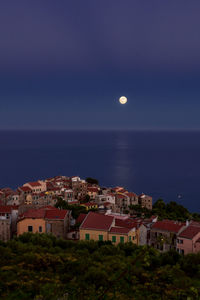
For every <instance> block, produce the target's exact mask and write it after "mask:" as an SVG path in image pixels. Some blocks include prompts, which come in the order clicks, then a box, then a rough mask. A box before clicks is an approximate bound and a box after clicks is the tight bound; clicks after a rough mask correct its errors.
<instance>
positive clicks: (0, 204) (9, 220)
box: [0, 176, 200, 254]
mask: <svg viewBox="0 0 200 300" xmlns="http://www.w3.org/2000/svg"><path fill="white" fill-rule="evenodd" d="M58 199H62V200H63V201H66V202H67V203H68V204H69V205H79V206H80V205H81V206H84V207H85V211H86V213H81V214H80V215H79V217H78V218H77V219H76V220H75V219H73V217H72V214H71V210H64V209H59V208H56V207H55V204H56V203H57V201H58ZM134 205H140V206H141V207H143V208H146V209H148V210H152V197H150V196H148V195H145V194H143V193H142V194H141V195H137V194H135V193H133V192H129V191H127V190H125V189H124V188H123V187H115V188H106V187H100V186H99V185H97V184H91V183H88V182H87V181H86V180H82V179H81V178H80V177H66V176H56V177H53V178H49V179H46V180H38V181H36V182H28V183H25V184H24V185H23V186H20V187H18V188H17V190H16V191H13V190H12V189H10V188H2V189H0V239H1V240H3V241H8V240H10V239H11V238H12V237H13V236H15V235H17V236H19V235H21V234H23V233H25V232H32V233H36V232H38V233H51V234H53V235H55V236H56V237H58V238H65V239H75V240H79V239H80V240H95V241H111V242H112V243H114V244H118V243H126V242H132V243H134V244H136V245H150V246H152V247H154V248H156V249H158V250H159V251H161V252H163V251H168V250H170V249H175V250H177V251H178V252H179V253H181V254H188V253H197V252H199V251H200V222H194V221H190V222H189V221H186V222H177V221H171V220H162V221H158V218H157V217H156V216H152V217H151V218H149V219H145V218H138V217H137V216H135V215H131V214H130V207H134Z"/></svg>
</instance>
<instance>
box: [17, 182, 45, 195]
mask: <svg viewBox="0 0 200 300" xmlns="http://www.w3.org/2000/svg"><path fill="white" fill-rule="evenodd" d="M23 186H24V187H25V186H27V187H29V188H30V189H31V190H32V193H41V192H45V191H46V190H47V185H46V182H45V181H42V180H38V181H34V182H28V183H25V184H24V185H23Z"/></svg>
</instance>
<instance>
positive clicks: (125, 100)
mask: <svg viewBox="0 0 200 300" xmlns="http://www.w3.org/2000/svg"><path fill="white" fill-rule="evenodd" d="M127 101H128V99H127V98H126V97H125V96H121V97H120V98H119V102H120V103H121V104H126V102H127Z"/></svg>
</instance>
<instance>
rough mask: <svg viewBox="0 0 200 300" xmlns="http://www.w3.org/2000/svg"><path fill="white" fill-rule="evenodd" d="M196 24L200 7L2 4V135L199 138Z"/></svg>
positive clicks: (63, 1) (89, 0)
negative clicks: (179, 134)
mask: <svg viewBox="0 0 200 300" xmlns="http://www.w3.org/2000/svg"><path fill="white" fill-rule="evenodd" d="M199 15H200V1H199V0H196V1H195V0H190V1H184V0H180V1H176V0H174V1H164V0H163V1H162V0H157V1H154V0H151V1H149V0H144V1H135V0H126V1H124V0H120V1H119V0H101V1H94V0H84V1H82V0H80V1H78V0H77V1H68V0H58V1H55V0H48V1H41V0H35V1H27V0H26V1H24V0H19V1H15V0H13V1H11V0H6V1H1V3H0V23H1V24H0V129H13V128H14V129H79V128H88V129H96V128H98V129H113V128H115V129H126V128H129V129H146V128H149V129H200V118H199V111H200V101H199V99H200V18H199ZM121 95H125V96H127V97H128V100H129V101H128V104H127V105H124V106H122V105H120V104H119V103H118V101H117V100H118V98H119V97H120V96H121Z"/></svg>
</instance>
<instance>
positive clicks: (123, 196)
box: [116, 194, 127, 199]
mask: <svg viewBox="0 0 200 300" xmlns="http://www.w3.org/2000/svg"><path fill="white" fill-rule="evenodd" d="M116 197H117V198H118V199H127V195H126V194H125V195H123V194H116Z"/></svg>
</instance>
